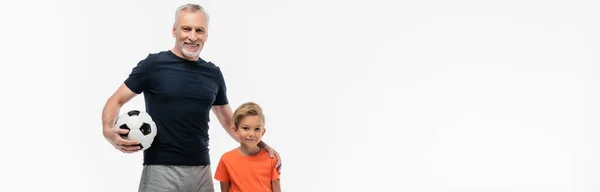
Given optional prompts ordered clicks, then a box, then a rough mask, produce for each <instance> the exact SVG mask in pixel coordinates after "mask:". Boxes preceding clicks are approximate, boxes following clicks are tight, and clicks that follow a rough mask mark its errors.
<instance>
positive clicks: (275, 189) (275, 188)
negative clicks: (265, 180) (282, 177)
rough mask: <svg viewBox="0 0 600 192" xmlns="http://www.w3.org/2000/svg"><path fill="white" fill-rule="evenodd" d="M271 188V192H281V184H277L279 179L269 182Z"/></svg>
mask: <svg viewBox="0 0 600 192" xmlns="http://www.w3.org/2000/svg"><path fill="white" fill-rule="evenodd" d="M271 188H272V189H273V190H272V191H273V192H281V184H279V179H277V180H275V181H271Z"/></svg>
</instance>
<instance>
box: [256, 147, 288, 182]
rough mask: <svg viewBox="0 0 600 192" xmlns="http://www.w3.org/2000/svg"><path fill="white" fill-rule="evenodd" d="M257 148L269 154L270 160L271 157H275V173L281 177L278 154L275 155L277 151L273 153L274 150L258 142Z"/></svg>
mask: <svg viewBox="0 0 600 192" xmlns="http://www.w3.org/2000/svg"><path fill="white" fill-rule="evenodd" d="M258 146H259V147H260V148H261V149H264V150H265V151H268V152H269V156H270V157H271V158H273V156H275V157H277V163H276V164H275V167H276V168H277V173H278V174H280V175H281V165H282V163H281V158H280V157H279V153H277V151H275V149H273V148H271V147H269V146H268V145H267V144H266V143H265V142H262V141H261V142H260V143H258Z"/></svg>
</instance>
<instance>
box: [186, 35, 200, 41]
mask: <svg viewBox="0 0 600 192" xmlns="http://www.w3.org/2000/svg"><path fill="white" fill-rule="evenodd" d="M188 38H190V40H192V41H196V38H198V35H196V33H192V34H190V36H188Z"/></svg>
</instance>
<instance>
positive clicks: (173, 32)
mask: <svg viewBox="0 0 600 192" xmlns="http://www.w3.org/2000/svg"><path fill="white" fill-rule="evenodd" d="M171 33H172V34H173V37H176V35H175V26H173V31H171Z"/></svg>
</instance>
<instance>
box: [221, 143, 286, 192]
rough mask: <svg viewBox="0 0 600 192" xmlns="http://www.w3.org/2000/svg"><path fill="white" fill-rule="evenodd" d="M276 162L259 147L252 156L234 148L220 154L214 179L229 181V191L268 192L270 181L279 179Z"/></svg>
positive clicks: (275, 159)
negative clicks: (257, 151) (244, 154)
mask: <svg viewBox="0 0 600 192" xmlns="http://www.w3.org/2000/svg"><path fill="white" fill-rule="evenodd" d="M276 163H277V158H272V159H271V157H269V152H267V151H265V150H262V149H261V150H260V152H259V153H258V154H256V155H254V156H243V155H242V154H240V152H239V151H238V149H237V148H236V149H233V150H231V151H229V152H227V153H225V154H223V155H222V156H221V160H219V165H218V166H217V170H216V171H215V179H216V180H218V181H221V182H230V184H231V187H230V191H231V192H240V191H243V192H247V191H252V192H260V191H268V192H270V191H271V181H275V180H277V179H279V174H278V173H277V169H275V164H276Z"/></svg>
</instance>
